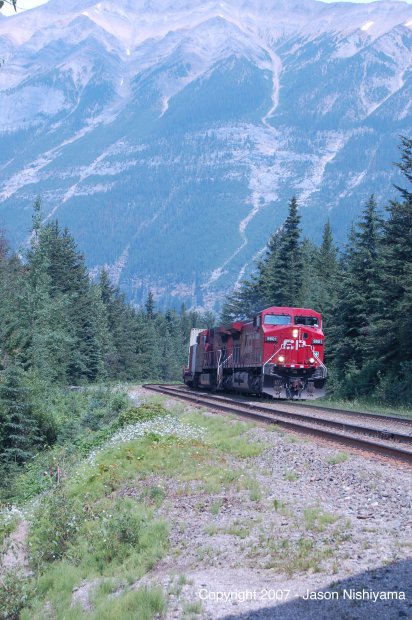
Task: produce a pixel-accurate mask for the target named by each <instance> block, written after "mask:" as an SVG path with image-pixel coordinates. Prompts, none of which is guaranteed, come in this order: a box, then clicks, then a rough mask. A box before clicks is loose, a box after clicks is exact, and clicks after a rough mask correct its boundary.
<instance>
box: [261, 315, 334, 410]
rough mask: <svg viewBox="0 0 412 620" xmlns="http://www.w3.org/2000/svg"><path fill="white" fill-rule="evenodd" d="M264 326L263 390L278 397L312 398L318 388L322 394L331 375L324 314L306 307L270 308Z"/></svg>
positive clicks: (264, 319)
mask: <svg viewBox="0 0 412 620" xmlns="http://www.w3.org/2000/svg"><path fill="white" fill-rule="evenodd" d="M262 329H263V332H264V347H263V351H264V354H263V357H264V361H263V387H262V391H263V392H264V393H266V394H270V395H272V396H274V397H276V398H282V397H283V398H311V397H313V396H314V395H315V388H316V390H317V396H319V395H321V394H320V392H319V390H322V389H323V387H324V384H325V381H326V376H327V371H326V367H325V365H324V363H323V345H324V335H323V331H322V317H321V315H320V314H319V313H318V312H315V311H314V310H308V309H302V308H269V309H268V310H266V311H264V312H263V313H262Z"/></svg>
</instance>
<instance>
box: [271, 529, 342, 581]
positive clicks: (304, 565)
mask: <svg viewBox="0 0 412 620" xmlns="http://www.w3.org/2000/svg"><path fill="white" fill-rule="evenodd" d="M269 550H270V552H271V559H270V560H269V561H268V562H267V564H266V568H274V569H276V570H277V571H279V572H283V573H285V574H286V575H287V576H288V577H291V576H292V575H293V574H294V573H306V572H308V571H312V572H314V573H317V572H320V571H321V570H322V561H323V560H325V559H327V558H329V557H331V556H332V554H333V550H332V548H331V547H329V546H327V545H321V546H317V545H316V543H315V541H314V540H312V539H311V538H305V537H304V536H302V537H301V538H299V539H298V540H297V541H294V542H291V541H289V539H287V538H283V539H281V540H279V541H274V542H273V543H272V544H271V545H270V546H269Z"/></svg>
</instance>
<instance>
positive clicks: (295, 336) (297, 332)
mask: <svg viewBox="0 0 412 620" xmlns="http://www.w3.org/2000/svg"><path fill="white" fill-rule="evenodd" d="M298 336H299V330H298V329H294V330H293V331H292V337H293V338H297V337H298Z"/></svg>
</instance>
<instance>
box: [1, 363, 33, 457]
mask: <svg viewBox="0 0 412 620" xmlns="http://www.w3.org/2000/svg"><path fill="white" fill-rule="evenodd" d="M40 441H41V437H40V436H39V431H38V427H37V423H36V420H35V417H34V415H33V410H32V406H31V403H30V394H29V390H28V389H27V387H26V386H25V384H24V372H23V370H22V369H21V368H19V366H17V365H15V364H11V365H10V366H8V368H7V369H6V370H5V371H3V373H2V376H1V379H0V458H1V460H2V461H3V463H6V464H10V463H15V464H21V463H24V462H25V461H27V460H28V459H29V458H30V457H31V456H32V454H33V452H34V451H35V449H36V447H37V446H38V445H39V442H40Z"/></svg>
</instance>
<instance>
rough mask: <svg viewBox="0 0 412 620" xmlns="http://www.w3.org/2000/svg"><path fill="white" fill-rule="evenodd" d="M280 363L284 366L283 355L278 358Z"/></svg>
mask: <svg viewBox="0 0 412 620" xmlns="http://www.w3.org/2000/svg"><path fill="white" fill-rule="evenodd" d="M278 361H279V362H280V363H281V364H283V362H284V361H285V358H284V356H283V355H279V357H278Z"/></svg>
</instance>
